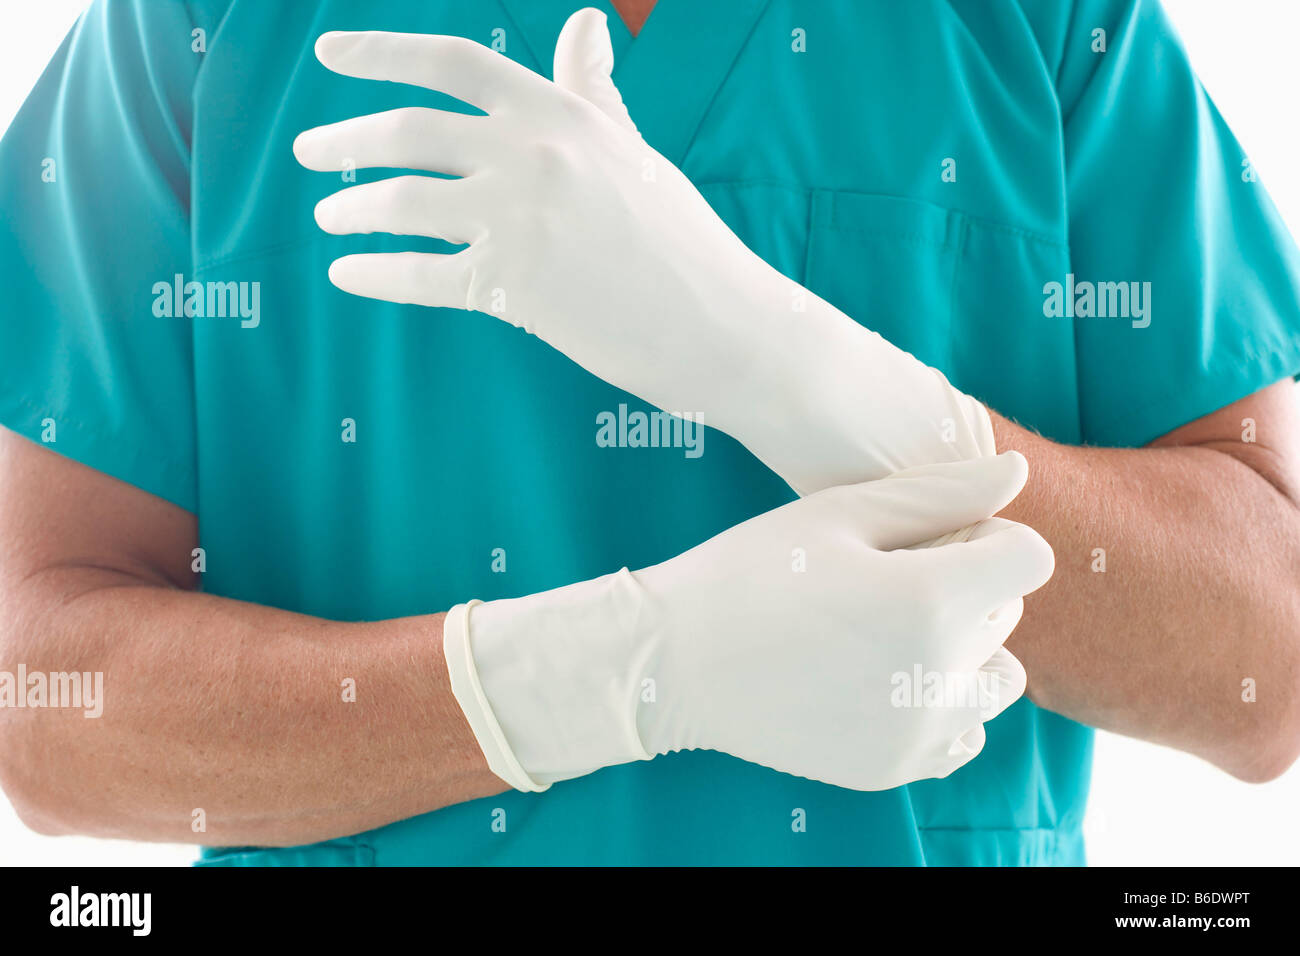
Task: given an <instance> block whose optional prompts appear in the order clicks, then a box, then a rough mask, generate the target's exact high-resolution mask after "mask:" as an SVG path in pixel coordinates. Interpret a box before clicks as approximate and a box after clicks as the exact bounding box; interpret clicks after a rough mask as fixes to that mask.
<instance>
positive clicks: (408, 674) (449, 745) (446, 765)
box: [0, 569, 503, 846]
mask: <svg viewBox="0 0 1300 956" xmlns="http://www.w3.org/2000/svg"><path fill="white" fill-rule="evenodd" d="M10 593H12V592H10ZM21 605H22V607H27V608H32V609H37V608H40V609H41V610H39V611H36V610H33V611H31V612H30V613H26V614H21V613H20V614H19V615H17V619H16V620H14V621H12V622H11V623H10V624H9V625H8V626H6V627H5V628H4V634H3V637H2V639H0V670H8V671H10V672H11V673H12V672H15V671H16V669H17V666H18V664H19V663H22V664H24V665H25V666H26V669H27V671H28V672H29V673H31V672H58V671H65V672H66V671H80V672H96V671H99V672H102V673H103V675H104V698H105V699H104V703H103V712H102V716H100V717H99V718H97V719H87V718H85V717H84V716H83V713H82V711H81V710H60V709H39V708H28V709H3V710H0V728H2V729H0V736H3V737H4V738H5V740H6V744H5V760H4V772H5V786H6V790H7V791H8V792H9V793H10V795H11V798H13V799H14V800H15V805H16V806H17V807H18V809H19V811H20V812H23V813H24V815H25V816H26V817H27V819H28V821H29V823H32V824H34V825H36V826H37V827H38V828H40V829H43V830H47V831H50V832H81V833H88V834H92V835H97V836H108V837H124V838H130V839H138V840H163V841H176V842H194V843H206V844H212V845H271V846H280V845H295V844H300V843H308V842H313V841H317V840H323V839H330V838H334V837H339V836H344V835H347V834H351V833H357V832H360V831H363V830H366V829H370V828H372V827H376V826H380V825H382V824H386V823H390V822H393V821H395V820H399V819H403V818H406V817H410V816H414V815H416V814H419V813H423V812H427V811H430V810H434V809H437V808H438V807H442V806H446V805H449V804H453V803H459V802H462V801H465V800H469V799H473V798H476V797H481V796H486V795H488V794H491V793H495V792H499V791H500V790H502V789H503V787H502V785H501V783H500V781H499V780H498V779H497V778H496V777H495V776H494V775H493V774H492V773H491V772H490V771H489V770H488V769H487V767H486V765H485V764H484V762H483V758H482V755H481V753H480V752H479V750H478V747H477V745H476V744H475V742H474V739H473V736H472V734H471V733H470V731H469V728H468V726H466V724H465V722H464V718H463V717H462V716H461V712H460V709H459V707H458V706H457V705H456V702H455V699H454V698H453V697H452V695H451V691H450V688H449V686H448V683H447V676H446V671H445V667H444V663H443V657H442V652H441V634H442V615H430V616H427V617H417V618H404V619H398V620H391V621H381V622H376V623H339V622H333V621H325V620H321V619H318V618H311V617H306V616H303V615H298V614H291V613H288V612H285V611H279V610H275V609H272V608H266V607H260V606H257V605H251V604H244V603H241V602H236V601H231V600H226V599H222V598H217V597H213V596H210V595H204V594H199V593H195V592H190V591H184V590H176V589H167V588H162V587H156V586H151V585H140V584H138V583H134V582H132V581H131V580H130V579H129V578H127V577H125V576H123V575H121V574H119V573H118V572H111V571H95V570H89V569H54V570H50V571H46V572H44V573H42V574H41V575H38V576H37V577H36V578H33V579H30V580H29V581H27V582H26V583H25V584H24V587H23V591H22V601H21ZM24 803H26V804H27V805H26V806H24V805H23V804H24ZM196 811H201V817H199V819H202V820H203V821H204V823H205V829H204V830H202V831H199V832H196V831H195V829H194V826H193V823H194V820H195V819H196Z"/></svg>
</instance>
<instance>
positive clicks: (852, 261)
mask: <svg viewBox="0 0 1300 956" xmlns="http://www.w3.org/2000/svg"><path fill="white" fill-rule="evenodd" d="M811 201H812V209H811V228H810V234H809V239H808V261H807V279H806V283H805V284H806V285H807V286H808V288H809V289H811V290H812V291H813V292H815V293H817V295H819V296H821V297H822V298H823V299H825V300H826V301H827V302H830V303H831V304H832V305H834V306H835V307H836V308H838V309H839V310H840V311H842V312H844V313H845V314H847V315H849V316H850V317H851V318H853V319H854V320H856V321H857V322H859V323H860V324H862V325H865V326H866V327H868V328H870V329H872V330H874V331H876V332H878V333H880V334H881V335H882V336H883V337H884V338H885V339H887V340H888V341H890V342H892V343H893V344H894V345H897V346H898V347H899V348H901V349H903V350H904V351H906V352H911V353H912V354H913V355H915V356H916V357H917V358H919V359H920V360H921V361H922V362H925V363H926V364H927V365H933V366H935V367H936V368H939V369H940V370H942V371H945V372H946V371H947V369H948V367H949V365H950V363H951V360H952V345H951V332H952V311H953V294H954V291H953V290H954V285H955V282H956V278H957V269H958V266H959V260H960V257H961V252H962V249H961V246H962V236H963V232H964V225H965V224H964V219H963V217H962V215H961V214H960V213H958V212H954V211H953V210H950V209H945V208H944V207H942V206H936V205H933V204H931V203H927V202H921V201H919V200H915V199H901V198H898V197H895V196H883V195H875V194H870V193H855V192H841V191H830V190H817V191H815V192H814V193H813V194H812V200H811Z"/></svg>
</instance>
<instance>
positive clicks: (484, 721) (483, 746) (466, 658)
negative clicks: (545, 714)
mask: <svg viewBox="0 0 1300 956" xmlns="http://www.w3.org/2000/svg"><path fill="white" fill-rule="evenodd" d="M482 603H483V602H482V601H470V602H469V603H468V604H457V605H456V606H455V607H454V608H452V609H451V610H450V611H448V612H447V617H446V619H445V620H444V621H443V626H442V652H443V656H444V657H445V659H446V661H447V674H448V676H449V677H450V678H451V692H452V694H453V695H455V697H456V703H458V704H460V709H461V711H462V712H463V713H464V714H465V719H466V720H467V721H468V722H469V726H470V729H471V730H472V731H473V732H474V739H475V740H477V741H478V745H479V749H480V750H482V751H483V756H484V758H485V759H486V760H487V765H488V767H489V768H490V769H491V771H492V772H493V773H494V774H496V775H497V776H498V777H500V778H501V779H502V780H504V781H505V782H506V783H507V784H509V785H510V786H511V787H514V788H515V789H516V790H523V791H526V792H533V793H540V792H541V791H543V790H546V789H547V788H549V787H550V784H549V783H547V784H539V783H537V781H535V780H533V779H532V778H531V777H530V776H529V775H528V773H527V771H525V770H524V768H523V766H522V765H521V764H520V763H519V761H518V759H516V757H515V754H514V751H513V750H512V749H511V747H510V744H509V742H508V741H507V740H506V737H505V734H504V733H502V731H501V725H500V724H499V723H498V722H497V718H496V715H495V714H494V713H493V712H492V705H491V704H489V703H488V699H487V695H486V694H485V693H484V692H483V686H482V684H480V683H479V679H478V670H477V668H476V667H475V666H474V652H473V647H472V645H471V643H470V631H469V617H470V611H471V610H473V608H474V607H475V606H477V605H479V604H482Z"/></svg>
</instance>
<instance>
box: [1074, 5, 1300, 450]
mask: <svg viewBox="0 0 1300 956" xmlns="http://www.w3.org/2000/svg"><path fill="white" fill-rule="evenodd" d="M1103 42H1104V44H1105V47H1104V52H1103V51H1102V49H1101V44H1102V43H1103ZM1064 43H1065V49H1064V52H1063V56H1062V61H1061V67H1060V74H1059V78H1058V81H1057V85H1058V90H1059V95H1060V99H1061V110H1062V116H1063V125H1064V137H1065V166H1066V168H1065V173H1066V188H1067V195H1068V199H1069V245H1070V257H1071V264H1070V271H1071V273H1072V274H1073V276H1074V280H1073V285H1074V289H1075V296H1074V298H1075V301H1076V305H1078V304H1079V301H1080V296H1083V297H1085V298H1086V297H1087V296H1088V295H1089V293H1091V294H1092V296H1093V306H1092V308H1091V309H1089V308H1088V307H1087V306H1086V305H1085V306H1084V307H1083V308H1081V309H1076V310H1075V311H1076V313H1078V312H1086V311H1091V312H1092V313H1093V314H1092V315H1082V314H1076V315H1075V316H1074V328H1075V337H1076V338H1075V341H1076V348H1077V361H1078V376H1079V383H1080V386H1079V389H1080V417H1081V419H1082V421H1081V432H1082V435H1083V439H1084V441H1085V442H1089V443H1095V444H1105V445H1117V446H1137V445H1143V444H1146V443H1148V442H1150V441H1152V440H1153V439H1155V438H1158V437H1159V436H1161V435H1163V434H1165V433H1167V432H1169V431H1172V430H1173V429H1175V428H1177V427H1179V426H1181V425H1183V424H1186V423H1187V422H1190V421H1193V420H1194V419H1197V418H1200V417H1202V416H1204V415H1207V414H1209V413H1210V412H1213V411H1215V410H1217V409H1219V408H1222V407H1224V406H1225V405H1228V404H1230V403H1232V402H1234V401H1237V400H1238V399H1241V398H1244V397H1245V396H1247V395H1250V394H1251V393H1253V392H1255V391H1258V390H1259V389H1261V388H1263V387H1265V386H1268V385H1270V384H1272V383H1274V382H1277V381H1280V380H1282V379H1285V378H1288V377H1290V376H1294V375H1295V374H1296V373H1297V372H1300V254H1298V253H1297V249H1296V245H1295V242H1294V240H1293V239H1292V238H1291V236H1290V234H1289V233H1288V232H1287V229H1286V226H1285V225H1284V224H1283V223H1282V220H1281V217H1280V216H1279V215H1278V212H1277V210H1276V208H1275V207H1274V206H1273V203H1272V201H1271V200H1270V199H1269V196H1268V194H1267V193H1266V192H1265V189H1264V186H1263V184H1262V182H1261V181H1260V180H1259V177H1258V176H1257V175H1256V174H1255V171H1254V169H1253V167H1252V166H1251V165H1250V160H1249V157H1248V156H1247V155H1246V153H1245V151H1244V150H1243V149H1242V148H1241V146H1240V145H1239V144H1238V142H1237V140H1236V139H1235V138H1234V136H1233V134H1232V132H1231V131H1230V130H1229V129H1228V127H1227V124H1226V123H1225V122H1224V120H1223V117H1222V116H1221V115H1220V114H1219V111H1218V109H1216V107H1215V105H1214V103H1213V102H1212V101H1211V99H1210V96H1209V94H1208V93H1207V92H1206V90H1205V88H1204V87H1203V86H1202V85H1201V83H1200V81H1199V80H1198V79H1197V77H1196V75H1195V74H1194V72H1193V71H1192V68H1191V65H1190V64H1189V62H1188V58H1187V54H1186V51H1185V50H1184V49H1183V47H1182V45H1181V43H1180V42H1179V39H1178V36H1177V34H1176V33H1175V31H1174V29H1173V26H1172V25H1171V24H1170V23H1169V22H1168V19H1167V17H1166V14H1165V12H1164V10H1163V9H1162V7H1161V6H1160V4H1159V3H1157V2H1155V0H1124V2H1115V0H1081V2H1079V3H1078V4H1077V5H1076V10H1075V11H1074V14H1073V16H1072V19H1071V22H1070V24H1069V26H1068V30H1067V32H1066V34H1065V38H1064ZM1057 281H1058V282H1059V283H1060V285H1061V286H1062V290H1063V293H1064V290H1065V288H1066V277H1064V276H1061V277H1057ZM1104 283H1115V284H1117V286H1119V285H1122V286H1126V287H1127V288H1128V290H1129V292H1130V293H1132V292H1134V291H1135V290H1136V291H1139V293H1140V294H1141V297H1142V299H1143V300H1144V301H1143V306H1142V310H1143V311H1144V312H1145V314H1138V312H1139V310H1138V309H1136V308H1134V303H1135V302H1136V301H1137V300H1136V298H1134V297H1133V296H1132V295H1130V305H1129V309H1128V310H1127V311H1124V310H1123V296H1122V289H1117V288H1116V286H1111V287H1106V286H1103V284H1104ZM1103 290H1104V291H1103ZM1112 290H1114V291H1112ZM1117 291H1118V292H1119V293H1120V294H1119V295H1118V297H1116V292H1117ZM1116 303H1118V306H1119V307H1118V308H1116ZM1103 310H1108V312H1109V314H1107V315H1099V314H1097V313H1098V312H1101V311H1103ZM1116 312H1120V313H1122V314H1120V315H1116V314H1115V313H1116Z"/></svg>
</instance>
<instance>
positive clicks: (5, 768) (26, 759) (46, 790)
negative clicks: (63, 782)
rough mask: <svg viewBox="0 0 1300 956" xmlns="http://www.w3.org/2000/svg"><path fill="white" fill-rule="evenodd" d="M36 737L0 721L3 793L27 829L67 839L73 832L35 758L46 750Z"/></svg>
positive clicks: (44, 769)
mask: <svg viewBox="0 0 1300 956" xmlns="http://www.w3.org/2000/svg"><path fill="white" fill-rule="evenodd" d="M6 724H8V726H6ZM37 736H38V734H37V731H36V730H35V729H34V728H32V727H30V726H16V725H15V721H13V720H7V721H6V720H0V790H3V791H4V794H5V796H6V797H7V798H8V799H9V803H10V805H11V806H12V807H13V809H14V813H15V814H16V815H17V817H18V819H19V821H21V822H22V824H23V826H25V827H27V829H29V830H32V831H33V832H35V833H39V834H41V835H42V836H64V835H66V834H69V833H72V832H74V831H73V829H72V827H70V826H69V825H68V823H67V820H66V818H65V815H64V813H63V812H62V809H61V806H60V805H61V801H60V799H59V798H58V794H57V789H56V788H55V787H53V786H51V785H50V783H51V779H50V774H49V771H48V766H45V767H43V766H42V764H43V763H44V761H42V760H40V759H38V758H36V757H35V756H34V755H36V754H39V753H40V752H41V751H42V750H45V749H46V748H45V747H44V746H43V745H42V743H41V742H40V741H39V740H36V739H34V738H35V737H37ZM47 752H48V751H47Z"/></svg>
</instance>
